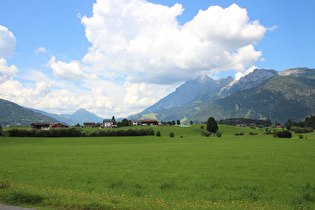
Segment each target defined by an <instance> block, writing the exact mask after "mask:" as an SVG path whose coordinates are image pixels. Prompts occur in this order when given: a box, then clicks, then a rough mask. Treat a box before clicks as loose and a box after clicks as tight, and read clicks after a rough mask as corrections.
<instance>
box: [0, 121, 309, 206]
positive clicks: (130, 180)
mask: <svg viewBox="0 0 315 210" xmlns="http://www.w3.org/2000/svg"><path fill="white" fill-rule="evenodd" d="M154 129H155V131H156V132H157V131H160V133H161V137H156V136H146V137H114V138H110V137H104V138H101V137H95V138H0V159H1V161H0V181H1V180H7V181H6V183H7V182H9V183H11V187H10V188H6V189H0V201H1V202H6V203H14V201H15V200H17V199H15V198H16V197H17V198H18V197H22V198H23V197H28V196H27V195H30V196H35V197H34V198H36V196H37V198H38V200H37V201H38V202H36V203H30V202H26V203H24V204H23V203H22V204H23V205H29V206H53V207H56V208H57V207H62V208H69V209H70V208H108V209H111V208H114V207H115V208H131V209H139V208H142V209H148V208H152V209H156V208H161V207H164V208H193V209H200V208H210V209H211V208H217V207H218V208H227V209H229V208H246V206H247V207H249V208H256V207H257V208H261V207H264V208H267V207H271V208H276V209H279V208H297V209H298V208H304V207H305V208H307V207H309V208H314V207H315V204H314V199H315V195H314V193H315V191H314V189H315V181H314V180H315V179H314V178H315V177H314V162H315V153H314V150H315V147H314V146H315V138H314V133H310V134H306V135H305V136H306V137H307V139H306V140H305V139H303V140H300V139H299V138H298V136H296V135H295V134H293V137H292V139H278V138H274V137H273V135H263V133H264V131H265V130H264V129H256V130H255V131H253V130H252V129H250V128H237V127H229V126H219V131H220V133H222V137H221V138H218V137H216V136H213V135H212V136H210V137H202V136H201V135H200V131H201V129H200V125H194V126H193V127H191V128H180V127H156V128H154ZM251 131H253V132H255V133H258V135H255V136H250V135H249V132H251ZM170 132H174V134H175V137H174V138H170V137H169V133H170ZM237 132H243V133H244V134H245V135H244V136H235V135H234V134H235V133H237ZM180 137H182V138H180ZM14 192H17V195H18V196H15V197H14V196H13V195H14ZM9 195H10V196H9ZM12 200H13V201H12ZM35 200H36V199H35ZM16 203H17V204H19V203H18V202H16ZM20 204H21V203H20Z"/></svg>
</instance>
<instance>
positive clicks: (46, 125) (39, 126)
mask: <svg viewBox="0 0 315 210" xmlns="http://www.w3.org/2000/svg"><path fill="white" fill-rule="evenodd" d="M49 125H50V124H49V123H32V124H31V127H32V128H34V129H41V130H48V129H49Z"/></svg>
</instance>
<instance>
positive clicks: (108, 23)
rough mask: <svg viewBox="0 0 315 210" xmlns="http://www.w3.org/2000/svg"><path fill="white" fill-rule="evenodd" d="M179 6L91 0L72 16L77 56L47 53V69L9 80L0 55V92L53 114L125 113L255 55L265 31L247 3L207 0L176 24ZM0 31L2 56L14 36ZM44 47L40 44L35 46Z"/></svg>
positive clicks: (9, 69) (10, 70) (11, 71)
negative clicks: (83, 49)
mask: <svg viewBox="0 0 315 210" xmlns="http://www.w3.org/2000/svg"><path fill="white" fill-rule="evenodd" d="M182 12H183V8H182V5H180V4H175V5H174V6H173V7H167V6H163V5H157V4H153V3H149V2H147V1H146V0H115V1H112V0H97V1H96V3H95V4H94V7H93V16H92V17H86V16H84V17H81V14H78V15H77V16H78V17H79V18H81V22H82V24H83V25H84V26H85V32H86V38H87V39H88V41H89V42H90V43H91V47H90V48H89V51H88V53H87V54H86V55H85V56H84V57H83V58H82V60H72V61H70V62H64V61H60V60H56V58H55V57H54V56H52V57H51V59H50V60H49V62H47V64H46V67H47V68H50V69H51V70H52V71H51V73H52V74H47V73H46V72H44V71H39V70H31V71H28V75H19V77H20V78H22V79H24V80H27V81H31V82H32V83H31V84H30V83H27V84H22V83H20V82H18V81H16V80H14V77H15V76H16V74H17V72H18V69H17V68H16V67H15V66H13V65H12V66H8V65H7V63H6V60H4V59H3V60H0V97H1V98H5V99H8V100H11V101H14V102H16V103H19V104H20V105H24V106H29V107H33V108H37V109H41V110H44V111H49V112H55V113H60V112H61V110H62V112H63V113H71V112H73V111H76V110H77V109H79V108H85V109H87V110H89V111H93V112H94V113H96V114H97V115H99V116H104V117H111V116H113V115H115V117H126V116H128V115H130V114H134V113H137V112H140V111H142V110H143V109H144V108H146V107H148V106H150V105H152V104H153V103H155V102H157V101H158V100H159V99H161V98H162V97H164V96H166V95H167V93H169V90H174V89H175V87H174V86H175V84H178V83H179V82H181V81H186V80H189V79H192V78H195V76H196V75H199V74H200V73H210V74H212V73H214V72H215V73H218V72H219V71H222V70H230V69H235V70H236V71H237V72H238V75H237V77H241V76H243V75H245V74H246V73H247V69H248V68H249V67H251V66H254V65H255V62H256V61H257V60H259V59H260V58H261V56H262V52H260V51H256V50H255V47H254V46H255V44H257V43H259V41H260V40H261V39H262V38H263V36H264V34H265V32H266V30H267V29H266V28H265V27H264V26H262V25H261V24H260V23H259V21H257V20H256V21H250V19H249V17H248V15H247V11H246V9H242V8H240V7H239V6H237V5H236V4H233V5H231V6H230V7H228V8H221V7H219V6H212V7H209V8H208V9H207V10H205V11H202V10H200V11H199V13H198V14H197V15H196V16H195V17H194V18H193V19H192V20H191V21H189V22H187V23H185V24H184V25H179V23H178V21H177V19H176V18H177V16H179V15H181V14H182ZM3 28H4V29H3ZM269 30H270V29H269ZM0 33H2V34H4V35H5V36H0V44H1V43H2V41H3V40H4V39H3V37H6V38H7V39H10V40H11V44H8V45H7V46H5V47H1V45H0V55H1V53H2V54H3V55H5V56H9V55H10V53H13V52H14V46H15V37H14V36H13V34H12V33H11V32H10V31H9V30H8V29H6V28H5V27H2V28H1V27H0ZM2 34H1V35H2ZM47 52H49V51H48V50H47V49H45V48H44V47H39V48H37V49H36V50H35V51H34V53H35V54H40V53H47ZM51 75H53V77H52V76H51ZM1 81H2V82H1ZM166 91H168V92H166Z"/></svg>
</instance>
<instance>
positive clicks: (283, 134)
mask: <svg viewBox="0 0 315 210" xmlns="http://www.w3.org/2000/svg"><path fill="white" fill-rule="evenodd" d="M277 136H278V138H292V133H291V132H290V131H288V130H285V131H279V132H278V133H277Z"/></svg>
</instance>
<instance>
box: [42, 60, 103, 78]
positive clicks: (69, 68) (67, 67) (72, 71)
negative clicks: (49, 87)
mask: <svg viewBox="0 0 315 210" xmlns="http://www.w3.org/2000/svg"><path fill="white" fill-rule="evenodd" d="M47 65H49V66H50V68H51V69H52V70H53V74H54V76H55V77H57V78H62V79H65V80H81V79H97V75H96V74H87V73H85V72H84V71H83V68H84V67H82V65H81V63H80V62H79V61H75V60H73V61H71V62H70V63H65V62H62V61H57V62H55V57H54V56H53V57H52V58H51V59H50V61H49V62H48V64H47Z"/></svg>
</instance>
